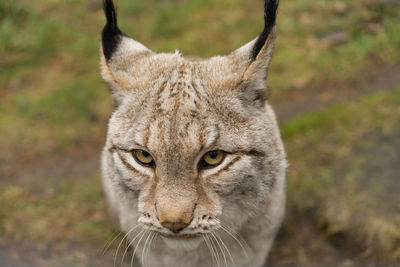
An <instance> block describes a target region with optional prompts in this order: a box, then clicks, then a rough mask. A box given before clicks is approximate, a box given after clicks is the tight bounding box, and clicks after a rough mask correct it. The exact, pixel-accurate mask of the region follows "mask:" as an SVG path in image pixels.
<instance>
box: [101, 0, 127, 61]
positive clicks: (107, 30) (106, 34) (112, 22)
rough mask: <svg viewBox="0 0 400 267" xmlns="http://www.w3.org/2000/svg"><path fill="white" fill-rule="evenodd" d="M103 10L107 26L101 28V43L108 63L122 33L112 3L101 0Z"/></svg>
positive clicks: (107, 0) (108, 0) (110, 0)
mask: <svg viewBox="0 0 400 267" xmlns="http://www.w3.org/2000/svg"><path fill="white" fill-rule="evenodd" d="M103 9H104V13H105V15H106V18H107V24H106V25H105V26H104V28H103V31H102V35H101V41H102V45H103V53H104V56H105V58H106V60H107V61H108V60H109V59H110V58H111V56H112V54H113V53H114V52H115V50H116V49H117V47H118V44H119V42H120V41H121V37H122V35H123V33H122V32H121V31H120V29H119V28H118V25H117V12H116V11H115V7H114V3H113V1H112V0H103Z"/></svg>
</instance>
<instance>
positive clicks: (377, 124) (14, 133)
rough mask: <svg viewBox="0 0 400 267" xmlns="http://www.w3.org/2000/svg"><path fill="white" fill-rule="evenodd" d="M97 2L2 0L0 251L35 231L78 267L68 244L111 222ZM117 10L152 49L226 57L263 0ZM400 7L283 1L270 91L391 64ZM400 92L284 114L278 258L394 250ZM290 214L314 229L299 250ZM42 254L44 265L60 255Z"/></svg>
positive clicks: (247, 32)
mask: <svg viewBox="0 0 400 267" xmlns="http://www.w3.org/2000/svg"><path fill="white" fill-rule="evenodd" d="M99 2H101V1H94V0H91V1H83V0H65V1H56V0H50V1H44V0H38V1H34V2H32V1H28V0H18V1H13V0H3V1H1V2H0V57H1V59H2V60H1V61H0V73H1V74H0V132H1V133H2V136H5V138H1V139H0V147H1V148H2V149H1V150H0V177H1V178H0V203H1V205H0V236H1V238H0V248H1V246H3V245H4V246H7V245H8V244H11V243H15V244H17V245H18V246H20V244H29V243H30V242H33V243H34V244H35V247H36V248H37V249H39V250H41V251H52V253H53V252H54V251H58V252H60V255H62V257H64V258H65V260H66V262H69V263H70V264H66V265H76V266H78V265H79V264H78V262H80V263H81V265H82V266H85V265H86V263H87V262H88V261H89V260H90V259H89V258H88V256H87V255H86V256H82V255H81V254H80V253H79V249H77V250H75V251H74V253H69V252H71V248H69V249H66V247H68V246H70V245H69V244H75V245H76V247H78V248H81V247H84V246H89V247H90V248H93V247H98V246H99V244H104V243H105V240H107V239H108V238H109V237H110V236H112V234H113V233H114V231H115V228H114V227H113V226H112V225H111V224H110V223H109V222H108V221H107V219H106V218H107V216H106V214H105V207H104V206H103V203H102V201H101V191H100V181H99V169H98V152H99V149H100V147H101V144H102V142H103V138H104V135H105V131H106V123H107V119H108V117H109V115H110V113H111V110H112V105H113V104H112V100H111V97H110V94H109V92H108V89H107V88H106V86H105V84H104V83H103V82H102V81H101V79H100V75H99V74H98V69H99V67H98V63H99V52H98V46H99V32H100V30H101V28H102V25H103V24H104V18H103V14H102V11H101V5H100V3H99ZM118 7H119V11H120V12H119V13H120V14H119V16H120V22H121V23H120V24H121V28H122V29H123V30H124V31H125V32H126V33H128V34H129V35H131V36H133V37H134V38H135V39H137V40H139V41H141V42H142V43H144V44H145V45H147V46H148V47H150V48H151V49H153V50H155V51H174V50H175V49H176V48H178V49H180V50H181V51H182V52H183V53H184V54H190V55H199V56H211V55H214V54H226V53H229V52H230V51H232V50H234V49H235V48H237V47H239V46H240V45H242V44H244V43H246V42H247V41H249V40H251V39H252V38H254V37H256V36H257V34H258V33H259V32H260V31H261V29H262V14H261V13H260V11H261V7H262V1H251V0H240V1H239V0H222V1H210V0H207V1H204V0H192V1H182V0H169V1H154V0H152V1H136V0H135V1H133V0H129V1H128V0H119V1H118ZM399 14H400V6H399V5H398V4H397V3H396V1H378V0H368V1H366V0H365V1H362V0H353V1H345V0H343V1H323V0H320V1H306V0H296V1H281V7H280V11H279V18H278V24H279V34H278V39H277V44H276V54H275V57H274V60H273V63H272V66H271V72H270V75H269V79H270V87H271V88H272V93H273V97H275V98H284V97H285V96H286V95H287V94H288V93H291V92H297V94H302V95H303V94H304V95H310V96H311V95H312V94H313V90H314V89H315V87H316V86H321V84H324V82H325V81H329V82H330V84H332V83H333V84H335V83H336V82H338V83H340V82H342V81H345V82H347V83H350V84H351V83H353V82H354V81H357V79H358V77H359V76H368V75H370V74H372V73H375V72H376V69H377V68H381V67H382V66H390V65H392V64H395V63H399V62H400V50H399V49H398V48H399V47H400V35H399V34H398V33H399V32H400V19H399V17H400V16H399ZM332 81H333V82H332ZM353 89H354V90H361V88H357V87H355V88H353ZM380 89H383V88H376V90H377V91H379V90H380ZM328 93H334V92H328ZM399 99H400V97H399V92H398V91H396V92H395V93H386V94H373V95H371V96H368V97H366V98H363V99H362V100H360V101H358V100H356V101H354V102H349V103H346V104H342V105H339V106H335V107H332V108H330V109H328V110H326V111H322V112H315V113H312V114H309V115H306V116H301V117H297V118H294V119H292V120H291V121H290V122H288V123H287V124H285V125H284V127H283V129H282V131H283V135H284V138H285V143H286V147H287V149H288V153H289V160H290V163H291V169H290V172H289V187H288V191H289V192H288V193H289V202H288V208H289V211H290V212H289V213H288V214H289V216H288V219H287V222H286V224H285V227H284V231H283V236H282V240H283V241H282V242H280V243H278V246H277V249H278V251H277V252H276V253H275V255H277V256H276V257H274V258H273V260H274V261H275V262H280V259H286V258H288V257H289V255H291V257H292V258H291V260H292V261H293V262H304V264H307V263H310V262H312V261H313V260H316V259H315V257H316V256H318V255H320V254H321V255H322V254H323V251H322V250H323V249H322V248H326V251H325V252H326V253H328V252H329V253H331V252H332V251H333V250H335V251H336V250H337V247H339V248H342V249H343V247H345V246H349V247H350V248H351V249H347V250H346V251H347V252H351V253H349V255H347V254H346V253H345V255H344V256H343V261H346V260H347V259H348V258H351V259H354V258H355V257H356V258H362V257H371V258H373V259H376V260H379V261H381V260H382V261H383V260H385V261H393V260H395V259H397V260H398V259H399V258H400V256H399V254H400V251H399V247H400V245H399V243H400V241H399V229H400V227H399V225H400V222H399V218H398V217H396V216H397V215H396V214H398V209H399V207H398V206H396V204H395V203H400V201H399V199H398V197H397V195H396V192H398V191H399V190H397V189H398V186H397V183H395V182H393V181H395V180H393V179H394V178H398V172H397V170H396V168H395V166H396V164H397V162H398V159H399V158H398V153H397V152H396V149H397V148H399V146H398V139H399V138H398V137H399V135H400V134H399V133H400V128H399V127H398V125H399V119H398V118H399V117H400V116H399V115H400V114H399V113H400V111H399V108H398V107H399V104H400V103H399V102H400V100H399ZM291 101H295V100H291ZM397 151H400V148H399V149H397ZM375 156H376V157H379V159H380V160H376V159H377V158H376V157H375ZM388 162H389V163H388ZM374 166H375V167H374ZM382 170H385V172H383V171H382ZM374 177H379V180H378V179H376V178H375V179H374ZM382 177H383V178H382ZM377 180H378V181H377ZM396 186H397V187H396ZM389 189H392V191H390V190H389ZM382 192H384V194H383V193H382ZM387 192H389V193H387ZM393 192H394V193H393ZM338 196H340V197H338ZM346 203H354V205H346ZM366 203H368V205H367V204H366ZM394 211H397V213H396V212H394ZM298 214H300V216H302V217H304V215H305V214H307V215H309V217H307V218H309V219H310V220H306V221H305V225H306V226H305V228H307V227H308V229H309V228H312V229H314V228H315V229H317V230H316V232H317V235H318V236H317V238H316V240H317V241H316V242H315V243H312V244H310V243H307V242H306V245H305V248H304V247H302V246H299V245H298V241H299V240H300V241H301V240H303V241H304V240H305V239H306V238H307V237H306V236H302V235H299V234H298V232H299V231H295V229H296V228H295V226H296V219H297V218H296V217H295V215H298ZM314 224H315V225H314ZM310 225H312V227H310ZM312 231H315V230H312ZM292 236H294V237H296V238H295V239H291V238H290V237H292ZM300 241H299V242H300ZM296 242H297V243H296ZM55 244H57V245H55ZM281 244H291V245H289V246H285V245H281ZM336 244H339V245H336ZM75 245H74V246H75ZM49 246H50V247H51V249H49ZM100 247H102V245H101V246H100ZM332 247H333V248H332ZM354 247H356V249H354ZM332 249H333V250H332ZM63 250H66V251H67V253H66V254H69V255H65V253H64V254H63V253H62V252H61V251H63ZM94 254H95V253H94ZM338 254H343V250H342V251H339V252H338ZM71 255H72V256H71ZM89 255H92V254H89ZM293 255H295V256H293ZM47 256H48V258H49V260H48V261H47V264H48V265H49V266H51V263H52V262H53V261H54V260H55V261H57V259H58V258H57V257H58V256H57V257H55V258H54V257H53V256H49V255H47ZM60 257H61V256H60ZM279 257H281V258H279ZM313 257H314V258H313Z"/></svg>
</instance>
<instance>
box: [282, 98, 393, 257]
mask: <svg viewBox="0 0 400 267" xmlns="http://www.w3.org/2000/svg"><path fill="white" fill-rule="evenodd" d="M399 125H400V90H396V91H395V92H394V93H374V94H372V95H368V96H366V97H363V98H362V99H361V100H359V101H357V102H350V103H343V104H340V105H337V106H333V107H331V108H328V109H327V110H325V111H319V112H314V113H311V114H308V115H305V116H301V117H297V118H294V119H292V120H290V121H289V122H288V123H287V124H285V125H284V127H283V128H282V133H283V137H284V140H285V144H286V148H287V150H288V155H289V159H290V163H291V168H290V172H289V176H288V195H289V198H288V210H289V211H290V212H288V216H287V223H286V228H285V231H287V235H289V236H290V235H293V236H299V238H300V239H302V238H304V240H306V239H307V238H309V237H308V236H306V237H302V236H301V235H302V234H301V233H300V234H299V233H298V232H296V228H297V227H296V225H297V224H296V222H297V221H298V216H299V214H303V215H304V214H307V216H310V217H312V218H313V221H314V223H315V227H316V228H318V229H319V231H320V232H321V233H323V235H325V236H326V238H327V240H329V242H331V244H333V245H336V246H339V247H341V248H342V249H343V248H345V249H344V250H347V253H349V254H348V255H346V254H345V255H346V256H348V257H350V258H353V259H354V257H356V258H363V257H371V258H373V259H374V260H376V261H378V262H381V263H382V262H391V261H397V262H400V221H399V220H400V217H399V212H398V211H399V209H400V196H399V194H398V192H399V191H400V187H399V186H400V185H399V178H400V176H399V174H400V173H399V170H398V166H399V162H400V152H399V151H400V142H399V140H400V139H399V137H400V127H399ZM289 233H290V234H289ZM293 236H292V238H293ZM317 243H318V242H317ZM311 251H312V250H309V251H307V253H305V254H304V253H303V254H301V249H298V250H297V255H298V257H300V258H301V259H302V260H305V261H308V262H312V259H313V258H312V255H313V254H312V252H311ZM303 252H304V251H303ZM291 253H293V251H291ZM307 254H308V255H307ZM301 259H298V260H299V261H300V260H301Z"/></svg>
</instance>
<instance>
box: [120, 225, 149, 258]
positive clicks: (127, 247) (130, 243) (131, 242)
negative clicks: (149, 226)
mask: <svg viewBox="0 0 400 267" xmlns="http://www.w3.org/2000/svg"><path fill="white" fill-rule="evenodd" d="M144 231H146V230H145V229H142V230H141V231H140V232H139V233H137V234H136V236H135V237H134V238H133V239H132V240H131V241H130V242H129V244H128V245H127V246H126V248H125V251H124V255H122V259H121V264H122V263H123V261H124V258H125V255H126V253H127V252H128V249H129V247H130V246H131V245H132V244H133V242H135V240H136V238H138V237H139V236H140V234H142V233H143V232H144Z"/></svg>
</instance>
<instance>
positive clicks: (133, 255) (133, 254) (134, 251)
mask: <svg viewBox="0 0 400 267" xmlns="http://www.w3.org/2000/svg"><path fill="white" fill-rule="evenodd" d="M146 233H147V230H146V231H144V233H143V234H142V236H141V237H140V239H139V241H138V242H137V244H136V246H135V249H134V250H133V253H132V258H131V267H132V266H133V259H134V258H135V253H136V250H137V248H138V247H139V244H140V242H141V241H142V239H143V237H144V236H145V234H146Z"/></svg>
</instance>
